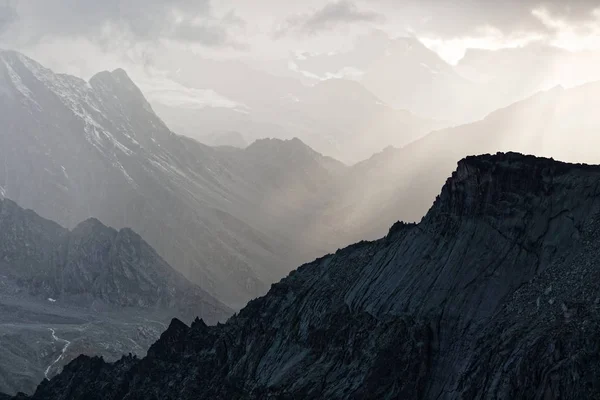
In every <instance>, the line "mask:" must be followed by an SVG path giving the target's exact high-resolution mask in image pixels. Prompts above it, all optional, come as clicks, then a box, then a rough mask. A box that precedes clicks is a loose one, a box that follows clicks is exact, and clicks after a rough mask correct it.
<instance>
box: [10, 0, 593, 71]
mask: <svg viewBox="0 0 600 400" xmlns="http://www.w3.org/2000/svg"><path fill="white" fill-rule="evenodd" d="M0 1H2V2H4V4H2V6H1V7H0V30H1V32H2V44H3V46H4V47H14V48H28V47H32V46H35V45H39V44H40V43H44V42H52V41H56V40H60V39H64V38H67V39H68V40H73V39H77V40H89V41H91V42H93V43H94V44H95V45H97V46H100V47H101V48H103V49H114V50H116V49H119V50H123V49H124V48H127V47H135V46H137V47H139V46H152V45H156V44H157V43H160V42H162V43H163V44H164V43H165V42H168V43H169V44H170V45H178V46H185V47H189V48H195V49H196V50H198V51H201V50H202V49H204V50H205V51H207V52H210V53H213V54H214V53H219V52H220V53H222V54H231V53H234V52H238V53H246V54H248V53H251V54H252V55H253V56H256V57H278V56H283V54H284V53H285V52H286V51H290V50H292V49H299V48H302V50H306V51H315V52H323V51H338V50H340V49H344V48H347V47H349V46H351V45H352V38H353V37H354V36H355V35H357V34H360V33H361V32H363V31H365V30H367V29H372V28H375V27H377V28H381V29H383V30H384V31H386V32H388V33H389V34H390V35H391V36H397V35H407V34H413V35H415V36H417V37H418V38H420V39H422V40H423V41H424V42H425V43H426V44H427V45H428V46H430V47H433V48H435V50H436V51H438V52H439V53H440V54H441V55H442V56H443V57H444V58H446V59H447V60H449V61H451V62H455V61H457V59H458V58H460V56H461V54H462V52H463V51H464V48H465V47H482V48H498V47H506V46H515V45H518V44H523V43H526V42H527V41H531V40H546V41H549V42H552V43H554V44H556V45H559V46H562V47H566V48H581V47H588V48H597V47H599V46H600V40H599V39H598V35H599V33H600V26H599V23H598V22H599V16H600V14H599V13H598V7H599V2H598V1H589V0H587V1H586V0H573V1H562V0H504V1H497V0H457V1H440V0H369V1H360V0H354V1H353V0H338V1H326V0H305V1H302V2H291V1H280V0H243V1H241V0H237V1H236V0H223V1H219V2H217V1H211V0H103V1H97V0H0ZM128 50H131V49H128Z"/></svg>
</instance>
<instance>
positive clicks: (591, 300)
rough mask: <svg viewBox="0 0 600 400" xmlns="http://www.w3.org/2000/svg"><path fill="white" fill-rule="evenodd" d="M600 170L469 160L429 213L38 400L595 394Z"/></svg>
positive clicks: (512, 157)
mask: <svg viewBox="0 0 600 400" xmlns="http://www.w3.org/2000/svg"><path fill="white" fill-rule="evenodd" d="M599 212H600V167H596V166H586V165H571V164H564V163H559V162H556V161H553V160H548V159H538V158H535V157H528V156H522V155H519V154H514V153H509V154H497V155H494V156H490V155H485V156H480V157H469V158H467V159H465V160H463V161H461V162H460V163H459V165H458V169H457V170H456V172H455V173H454V174H453V176H452V178H451V179H449V180H448V181H447V183H446V185H445V186H444V188H443V190H442V192H441V194H440V196H438V198H437V200H436V202H435V204H434V206H433V207H432V209H431V210H430V211H429V213H428V214H427V215H426V217H425V218H423V220H422V221H421V223H419V224H417V225H414V224H403V223H398V224H395V225H394V227H393V228H392V229H390V232H389V234H388V235H387V236H386V237H385V238H383V239H381V240H378V241H374V242H361V243H358V244H356V245H353V246H350V247H348V248H346V249H343V250H339V251H338V252H337V253H336V254H334V255H329V256H326V257H323V258H321V259H318V260H315V261H314V262H312V263H310V264H307V265H304V266H302V267H300V268H299V269H298V270H296V271H294V272H292V273H291V274H290V276H289V277H287V278H285V279H283V280H282V281H281V282H279V283H277V284H274V285H273V286H272V288H271V290H270V291H269V293H268V294H267V295H266V296H264V297H262V298H259V299H256V300H253V301H251V302H250V303H248V305H247V306H246V307H245V308H244V309H243V310H242V311H240V313H239V314H238V315H236V316H234V317H232V318H231V319H230V320H229V321H228V322H227V323H226V324H224V325H218V326H213V327H207V326H206V325H205V324H204V323H203V322H202V321H196V322H195V323H194V324H192V326H191V327H188V326H186V325H184V324H182V323H181V322H179V321H177V320H173V321H172V323H171V325H170V327H169V328H168V329H167V331H165V332H164V333H163V335H162V336H161V338H160V339H159V340H158V341H157V342H156V343H155V344H154V345H153V346H152V347H151V349H150V350H149V352H148V356H147V357H145V358H143V359H135V358H131V357H125V358H123V359H121V360H120V361H119V362H117V363H115V364H107V363H105V362H103V361H102V360H101V359H99V358H89V357H84V356H82V357H79V358H78V359H76V360H75V361H73V362H72V363H71V364H70V365H69V366H67V367H66V368H65V370H64V371H63V373H62V374H60V375H59V376H57V377H55V378H54V379H52V380H51V381H44V382H43V383H42V384H41V385H40V386H39V387H38V389H37V391H36V393H35V395H34V396H33V398H34V399H67V398H69V399H95V398H98V399H99V398H102V399H123V398H127V399H142V398H143V399H158V398H160V399H176V398H177V399H187V398H190V399H191V398H215V399H236V398H239V399H241V398H256V399H258V398H279V399H288V398H289V399H292V398H357V399H358V398H401V399H405V398H424V399H457V398H462V399H479V398H498V399H512V398H544V399H559V398H560V399H581V398H595V397H597V396H598V395H599V394H600V387H598V382H597V376H598V375H597V373H598V370H599V368H600V359H599V357H598V349H599V346H600V342H599V340H598V338H599V337H600V336H599V335H598V333H600V332H599V322H600V318H599V317H600V315H599V311H600V300H599V299H600V289H599V288H598V286H597V284H596V282H597V279H598V277H599V275H600V261H598V260H600V257H599V256H600V251H599V250H598V248H600V246H599V244H600V242H599V240H600V234H599V232H600V218H599V217H600V214H599Z"/></svg>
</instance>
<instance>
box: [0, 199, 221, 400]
mask: <svg viewBox="0 0 600 400" xmlns="http://www.w3.org/2000/svg"><path fill="white" fill-rule="evenodd" d="M0 243H1V245H0V342H1V343H2V357H1V359H0V390H2V391H4V392H12V393H16V392H17V391H19V390H27V391H32V390H33V389H34V388H35V385H36V384H37V383H38V382H39V381H40V380H41V379H43V378H44V377H46V378H48V377H50V376H52V375H54V374H55V373H57V372H58V371H60V369H61V368H62V367H63V366H64V365H65V364H67V363H68V362H69V361H70V360H72V359H73V358H75V357H76V356H78V355H79V354H81V353H86V354H95V355H103V356H104V357H106V358H107V359H117V358H119V357H120V356H121V354H123V353H134V354H139V355H144V354H145V352H146V350H147V348H148V346H149V345H150V344H151V343H152V342H153V341H154V340H156V339H157V338H158V335H159V333H160V331H161V330H162V329H164V327H165V326H166V325H164V324H165V323H166V322H168V321H169V320H170V318H172V317H173V315H178V316H179V317H180V318H182V319H183V320H184V321H188V322H189V321H192V320H193V319H194V318H196V317H197V316H201V317H202V318H204V319H205V320H206V321H207V322H209V323H216V322H218V321H223V320H225V319H226V318H227V317H228V316H230V315H231V313H232V311H231V310H230V309H229V308H228V307H226V306H225V305H223V304H222V303H220V302H219V301H218V300H216V299H214V298H213V297H211V296H210V295H209V294H208V293H206V292H204V291H203V290H202V289H200V288H199V287H197V286H196V285H194V284H192V283H191V282H189V281H188V280H186V279H185V278H184V277H183V276H182V275H181V274H180V273H178V272H176V271H175V270H174V269H173V268H172V267H171V266H169V265H168V264H167V263H166V262H165V261H164V260H163V259H162V258H161V257H160V256H159V255H158V254H157V253H156V252H155V251H154V249H152V248H151V247H150V246H149V245H148V244H147V243H146V242H145V241H144V240H143V239H142V238H141V237H140V236H139V235H137V234H136V233H135V232H133V231H132V230H130V229H122V230H120V231H117V230H115V229H112V228H109V227H107V226H105V225H103V224H102V223H100V222H99V221H98V220H96V219H89V220H87V221H84V222H82V223H80V224H78V225H77V226H76V227H75V228H74V229H73V230H71V231H69V230H67V229H65V228H63V227H61V226H60V225H58V224H56V223H54V222H52V221H49V220H46V219H44V218H42V217H40V216H38V215H37V214H35V213H34V212H33V211H31V210H24V209H22V208H20V207H19V206H18V205H16V204H15V203H14V202H12V201H10V200H0Z"/></svg>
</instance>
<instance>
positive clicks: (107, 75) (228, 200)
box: [0, 51, 321, 306]
mask: <svg viewBox="0 0 600 400" xmlns="http://www.w3.org/2000/svg"><path fill="white" fill-rule="evenodd" d="M0 87H1V88H2V91H0V98H1V99H2V101H3V103H4V107H3V110H2V112H1V113H0V121H1V122H2V124H3V126H5V129H4V130H3V132H4V133H3V134H1V135H0V158H1V159H2V160H3V162H2V163H0V164H2V165H1V166H0V169H1V171H0V192H1V193H2V195H4V196H5V197H8V198H11V199H14V200H15V201H17V202H18V203H19V204H21V205H23V206H24V207H27V208H31V209H34V210H35V211H36V212H38V213H40V214H41V215H42V216H44V217H47V218H51V219H53V220H56V221H57V222H59V223H61V224H63V225H65V226H67V227H73V226H75V224H77V223H79V221H82V220H85V219H87V218H89V217H96V218H98V219H99V220H101V221H103V222H104V223H106V224H108V225H110V226H114V227H117V228H123V227H132V228H133V229H135V231H136V232H139V233H140V234H141V235H142V236H143V237H144V238H145V239H146V240H148V242H149V243H150V244H151V245H152V246H153V247H154V248H155V249H156V250H157V251H158V253H159V254H161V256H163V257H164V258H165V259H166V260H167V261H168V262H169V263H170V264H171V265H173V266H174V267H175V268H177V269H178V270H179V271H180V272H182V273H184V274H185V275H186V276H187V277H188V278H190V279H191V280H193V281H194V282H196V283H198V284H200V285H201V286H202V287H203V288H204V289H206V290H208V291H209V292H210V293H211V294H213V295H215V294H218V295H219V296H220V298H221V299H224V300H225V301H227V302H228V303H229V304H233V305H237V306H241V305H242V304H243V303H244V302H245V301H246V300H248V299H249V298H252V297H254V296H256V295H258V294H260V293H264V291H265V290H266V287H267V286H266V285H267V284H268V282H270V281H272V280H275V279H277V278H278V277H280V276H281V275H282V274H283V273H285V272H283V271H285V270H287V268H291V266H292V265H293V263H295V262H298V261H299V260H300V259H302V258H304V257H305V256H304V254H305V253H309V254H312V253H314V252H315V251H318V252H320V251H321V250H316V249H315V244H309V243H305V245H304V246H302V247H300V248H298V246H297V245H292V243H294V237H293V235H294V233H293V232H288V234H287V237H284V238H285V239H282V236H281V235H280V232H277V233H272V232H269V228H270V227H271V226H272V224H270V223H266V222H265V221H266V220H267V219H269V218H268V214H267V215H265V214H264V213H263V214H261V213H260V212H256V210H255V207H263V206H262V202H263V200H264V197H263V193H262V192H259V191H257V189H256V185H254V184H249V183H248V181H247V176H248V174H250V175H252V170H253V168H254V164H256V160H253V159H252V158H248V157H241V158H240V159H237V158H236V157H238V155H237V153H235V154H234V153H231V152H228V151H227V150H223V149H213V148H210V147H208V146H205V145H202V144H200V143H198V142H195V141H193V140H191V139H188V138H185V137H182V136H178V135H175V134H174V133H173V132H171V131H170V130H169V129H168V128H167V127H166V125H165V124H164V123H163V122H162V121H161V120H160V119H159V118H158V117H157V116H156V114H154V112H153V110H152V108H151V106H150V105H149V103H148V102H147V101H146V100H145V98H144V96H143V95H142V93H141V91H140V90H139V89H138V88H137V87H136V86H135V84H134V83H133V82H132V81H131V80H130V79H129V78H128V77H127V75H126V73H125V72H124V71H123V70H116V71H113V72H102V73H99V74H97V75H95V76H94V77H93V78H92V79H91V80H90V82H89V83H88V82H85V81H83V80H81V79H78V78H75V77H71V76H68V75H60V74H54V73H53V72H52V71H50V70H48V69H46V68H44V67H42V66H41V65H39V64H38V63H36V62H35V61H33V60H31V59H28V58H27V57H25V56H23V55H21V54H19V53H16V52H10V51H5V52H2V53H1V54H0ZM238 158H239V157H238ZM259 161H260V159H259ZM261 168H262V167H261ZM254 177H255V178H256V176H254ZM293 180H294V179H293V178H292V177H290V178H289V181H290V182H291V181H293ZM255 181H256V179H255ZM261 184H266V185H268V182H267V181H265V182H263V183H261ZM280 196H283V197H285V196H286V194H285V193H282V194H281V195H280ZM263 211H264V209H263ZM290 236H291V238H290ZM296 248H297V250H296ZM292 260H294V261H292ZM287 265H289V267H286V266H287Z"/></svg>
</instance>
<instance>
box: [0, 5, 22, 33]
mask: <svg viewBox="0 0 600 400" xmlns="http://www.w3.org/2000/svg"><path fill="white" fill-rule="evenodd" d="M17 19H18V14H17V9H16V8H15V6H14V5H13V4H11V3H10V2H8V1H6V2H5V3H4V4H0V34H2V33H3V32H4V31H5V30H6V29H7V28H8V27H9V26H10V25H12V24H13V23H14V22H15V21H16V20H17Z"/></svg>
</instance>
